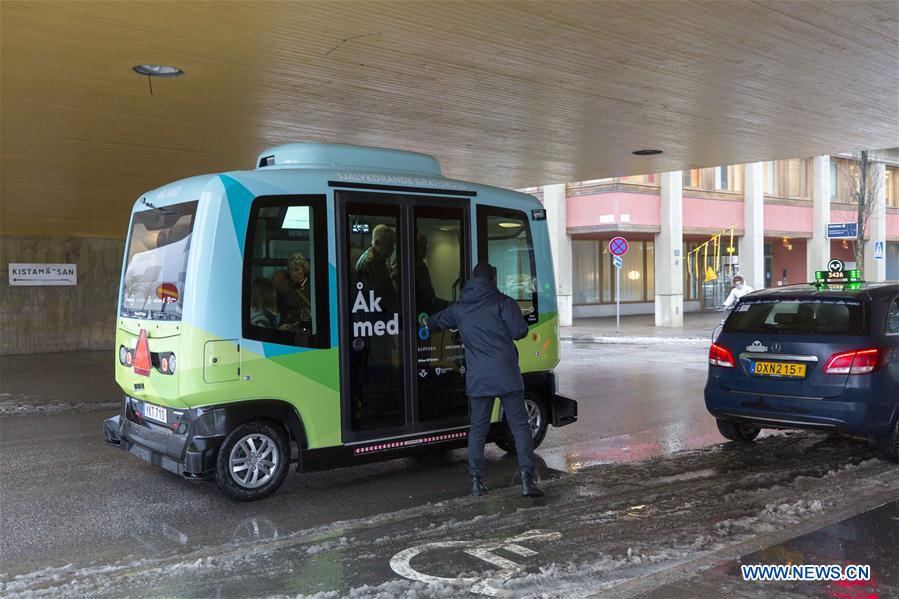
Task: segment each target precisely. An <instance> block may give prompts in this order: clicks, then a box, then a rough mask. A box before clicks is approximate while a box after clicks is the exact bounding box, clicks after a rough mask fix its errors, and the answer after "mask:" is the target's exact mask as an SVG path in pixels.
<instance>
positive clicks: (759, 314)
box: [724, 298, 865, 335]
mask: <svg viewBox="0 0 899 599" xmlns="http://www.w3.org/2000/svg"><path fill="white" fill-rule="evenodd" d="M864 330H865V308H864V303H863V302H861V301H859V300H853V299H846V298H814V299H758V300H749V301H746V300H744V301H742V302H740V303H739V304H737V307H736V308H734V311H733V312H732V313H731V315H730V318H728V319H727V322H726V323H725V324H724V332H726V333H753V334H764V333H768V334H772V333H773V334H779V335H862V334H864Z"/></svg>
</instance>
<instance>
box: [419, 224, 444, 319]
mask: <svg viewBox="0 0 899 599" xmlns="http://www.w3.org/2000/svg"><path fill="white" fill-rule="evenodd" d="M427 257H428V238H427V237H425V236H424V235H422V234H421V233H418V234H416V236H415V303H416V305H417V306H418V307H417V308H416V312H427V313H428V314H433V313H434V312H439V311H440V310H443V309H444V308H446V307H447V306H448V305H449V302H448V301H446V300H444V299H441V298H439V297H437V293H436V292H435V291H434V284H433V283H432V282H431V271H430V269H429V268H428V264H427V262H426V260H427Z"/></svg>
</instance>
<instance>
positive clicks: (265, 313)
mask: <svg viewBox="0 0 899 599" xmlns="http://www.w3.org/2000/svg"><path fill="white" fill-rule="evenodd" d="M327 251H328V245H327V224H326V215H325V206H324V196H286V197H285V196H281V197H268V198H266V197H260V198H257V199H256V200H255V201H254V202H253V206H252V208H251V209H250V218H249V224H248V226H247V243H246V247H245V248H244V272H243V274H244V276H243V315H242V320H243V323H242V328H243V336H244V337H245V338H247V339H255V340H257V341H268V342H271V343H280V344H282V345H295V346H299V347H314V348H324V347H330V334H329V327H328V312H327V311H328V305H329V301H328V293H329V291H328V254H327Z"/></svg>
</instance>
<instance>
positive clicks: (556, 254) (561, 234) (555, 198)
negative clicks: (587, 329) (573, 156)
mask: <svg viewBox="0 0 899 599" xmlns="http://www.w3.org/2000/svg"><path fill="white" fill-rule="evenodd" d="M543 207H544V208H546V224H547V227H548V228H549V246H550V251H551V252H552V256H553V270H554V271H555V274H556V298H557V301H558V304H559V326H563V327H570V326H571V324H572V318H573V309H572V305H571V237H570V236H569V235H568V227H567V220H566V216H565V184H564V183H563V184H560V185H547V186H545V187H544V188H543Z"/></svg>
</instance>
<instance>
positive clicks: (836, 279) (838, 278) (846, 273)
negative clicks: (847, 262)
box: [815, 269, 862, 285]
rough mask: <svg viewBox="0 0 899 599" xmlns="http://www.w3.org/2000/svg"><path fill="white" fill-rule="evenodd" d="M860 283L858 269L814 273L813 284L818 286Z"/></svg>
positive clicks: (860, 278)
mask: <svg viewBox="0 0 899 599" xmlns="http://www.w3.org/2000/svg"><path fill="white" fill-rule="evenodd" d="M861 282H862V276H861V272H860V271H859V270H858V269H852V270H818V271H815V283H816V284H818V285H842V284H845V283H861Z"/></svg>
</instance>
